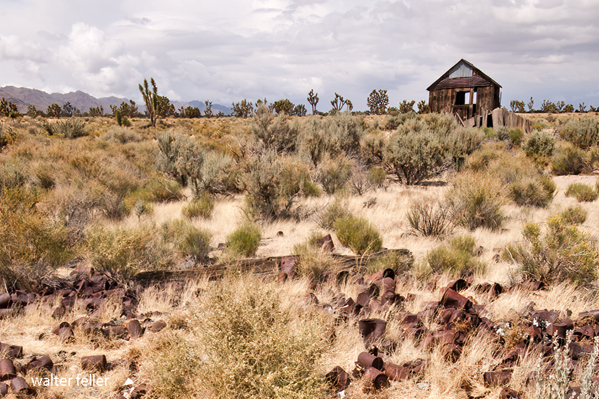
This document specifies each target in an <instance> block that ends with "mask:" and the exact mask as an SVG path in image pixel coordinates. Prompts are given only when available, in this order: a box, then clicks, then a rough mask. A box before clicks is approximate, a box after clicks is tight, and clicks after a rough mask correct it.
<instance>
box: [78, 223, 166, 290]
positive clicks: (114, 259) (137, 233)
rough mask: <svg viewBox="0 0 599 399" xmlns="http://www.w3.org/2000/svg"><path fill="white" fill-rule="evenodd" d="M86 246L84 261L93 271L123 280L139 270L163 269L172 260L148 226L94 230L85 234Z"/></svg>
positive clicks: (97, 228) (156, 234)
mask: <svg viewBox="0 0 599 399" xmlns="http://www.w3.org/2000/svg"><path fill="white" fill-rule="evenodd" d="M86 245H87V253H88V259H89V261H90V263H91V264H92V266H93V267H94V268H95V269H96V270H98V271H100V272H109V273H111V274H113V275H114V276H115V277H119V278H121V279H123V280H127V279H129V278H131V277H132V276H133V275H135V274H136V273H138V272H140V271H143V270H161V269H167V268H169V267H171V266H172V265H173V261H174V259H173V256H172V255H173V254H172V252H171V251H170V250H169V249H168V248H167V247H166V246H165V245H164V243H163V242H162V241H161V240H160V237H159V235H158V232H157V230H156V228H155V227H154V226H151V225H141V226H136V227H133V228H124V227H114V228H106V227H102V228H100V227H94V228H91V229H90V230H89V231H88V234H87V240H86Z"/></svg>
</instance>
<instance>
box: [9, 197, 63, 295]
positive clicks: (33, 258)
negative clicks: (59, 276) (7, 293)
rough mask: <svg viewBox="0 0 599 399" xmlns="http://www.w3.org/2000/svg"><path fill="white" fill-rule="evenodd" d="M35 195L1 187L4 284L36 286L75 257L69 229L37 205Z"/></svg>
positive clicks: (10, 285) (23, 286)
mask: <svg viewBox="0 0 599 399" xmlns="http://www.w3.org/2000/svg"><path fill="white" fill-rule="evenodd" d="M38 200H39V199H38V198H37V197H36V195H35V194H33V193H31V192H28V191H26V190H24V189H23V188H0V243H1V244H0V280H1V281H2V284H3V286H5V287H11V288H22V289H33V288H34V286H35V285H36V284H37V283H39V282H41V280H42V279H44V278H45V277H47V276H48V275H50V274H51V273H52V272H53V271H54V270H55V269H56V268H57V267H59V266H61V265H62V264H63V263H64V262H66V261H67V260H68V259H69V257H70V256H71V254H70V251H69V248H68V245H67V229H66V228H65V227H64V226H63V225H62V224H61V223H56V222H53V221H52V220H50V219H48V218H47V217H46V215H44V214H43V213H41V212H40V211H39V210H38V209H37V208H36V206H35V204H36V203H37V202H38Z"/></svg>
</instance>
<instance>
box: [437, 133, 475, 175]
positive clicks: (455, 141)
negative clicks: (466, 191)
mask: <svg viewBox="0 0 599 399" xmlns="http://www.w3.org/2000/svg"><path fill="white" fill-rule="evenodd" d="M483 139H484V133H483V132H482V130H480V129H474V128H470V129H466V128H457V129H454V130H453V131H452V132H451V133H450V134H449V135H447V136H446V137H445V143H446V144H445V146H446V147H447V151H448V152H449V154H450V155H451V158H452V161H453V164H454V166H455V168H456V169H458V170H460V169H461V168H462V167H463V166H464V165H465V163H466V159H468V156H469V155H470V154H472V153H473V152H474V151H476V150H477V149H478V148H480V146H481V143H482V141H483Z"/></svg>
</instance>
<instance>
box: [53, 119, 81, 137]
mask: <svg viewBox="0 0 599 399" xmlns="http://www.w3.org/2000/svg"><path fill="white" fill-rule="evenodd" d="M54 130H55V131H56V133H58V134H62V135H63V136H64V137H65V138H67V139H76V138H78V137H83V136H86V135H87V131H86V129H85V122H84V121H83V120H82V119H79V118H65V119H61V120H59V121H58V122H56V123H55V124H54Z"/></svg>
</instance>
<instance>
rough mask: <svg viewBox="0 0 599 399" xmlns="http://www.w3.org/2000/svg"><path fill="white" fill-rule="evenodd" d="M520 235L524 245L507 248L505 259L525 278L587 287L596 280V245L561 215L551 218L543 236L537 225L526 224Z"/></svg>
mask: <svg viewBox="0 0 599 399" xmlns="http://www.w3.org/2000/svg"><path fill="white" fill-rule="evenodd" d="M522 235H523V237H524V242H523V243H519V244H513V245H509V246H508V247H507V248H506V249H505V251H504V257H505V259H506V260H512V261H514V262H516V263H517V264H518V265H519V270H520V273H521V274H522V275H524V276H525V277H526V278H533V279H538V280H541V281H544V282H546V283H553V282H562V281H566V280H567V281H571V282H573V283H576V284H589V283H592V282H594V281H595V280H596V279H597V266H598V265H599V254H598V251H597V245H596V242H595V240H594V239H593V238H592V237H591V236H590V235H589V234H587V233H585V232H583V231H581V230H579V229H578V227H576V226H575V225H572V224H571V223H570V221H569V220H568V219H565V218H563V217H562V216H560V215H557V216H554V217H552V218H550V219H549V220H548V221H547V230H546V232H545V234H542V231H541V227H540V226H539V225H538V224H537V223H528V224H527V225H525V226H524V230H523V232H522Z"/></svg>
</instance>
